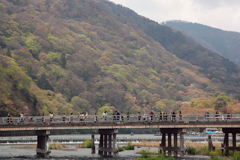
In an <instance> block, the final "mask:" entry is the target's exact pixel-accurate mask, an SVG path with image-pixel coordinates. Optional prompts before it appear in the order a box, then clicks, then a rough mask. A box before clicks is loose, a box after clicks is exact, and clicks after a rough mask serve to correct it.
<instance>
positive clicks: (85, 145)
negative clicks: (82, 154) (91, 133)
mask: <svg viewBox="0 0 240 160" xmlns="http://www.w3.org/2000/svg"><path fill="white" fill-rule="evenodd" d="M78 147H79V148H92V141H91V140H89V139H87V140H85V141H84V142H83V144H79V145H78Z"/></svg>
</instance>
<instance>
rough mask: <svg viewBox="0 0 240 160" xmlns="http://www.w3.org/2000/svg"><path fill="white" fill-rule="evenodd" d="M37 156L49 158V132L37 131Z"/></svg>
mask: <svg viewBox="0 0 240 160" xmlns="http://www.w3.org/2000/svg"><path fill="white" fill-rule="evenodd" d="M36 134H37V149H36V151H37V156H38V157H44V158H49V154H50V153H51V151H49V150H48V144H47V143H48V136H49V135H50V131H47V130H37V131H36Z"/></svg>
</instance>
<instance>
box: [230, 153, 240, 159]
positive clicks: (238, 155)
mask: <svg viewBox="0 0 240 160" xmlns="http://www.w3.org/2000/svg"><path fill="white" fill-rule="evenodd" d="M232 159H233V160H239V159H240V152H238V151H234V153H233V156H232Z"/></svg>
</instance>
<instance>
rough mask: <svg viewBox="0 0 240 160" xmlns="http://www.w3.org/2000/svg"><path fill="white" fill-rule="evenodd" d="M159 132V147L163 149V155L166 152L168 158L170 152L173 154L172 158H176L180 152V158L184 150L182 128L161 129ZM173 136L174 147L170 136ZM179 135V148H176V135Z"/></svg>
mask: <svg viewBox="0 0 240 160" xmlns="http://www.w3.org/2000/svg"><path fill="white" fill-rule="evenodd" d="M160 132H161V133H162V143H161V144H160V147H161V148H162V149H163V151H164V153H166V151H167V152H168V156H171V152H174V157H177V154H178V152H180V155H181V157H183V153H184V151H185V148H184V137H183V135H184V132H185V130H184V129H182V128H161V129H160ZM166 134H168V146H166V139H165V136H166ZM172 134H173V135H174V136H173V137H174V145H173V146H172V136H171V135H172ZM178 134H180V147H178V146H177V135H178Z"/></svg>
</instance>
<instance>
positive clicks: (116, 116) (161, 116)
mask: <svg viewBox="0 0 240 160" xmlns="http://www.w3.org/2000/svg"><path fill="white" fill-rule="evenodd" d="M214 115H215V119H216V120H217V121H219V119H220V118H222V119H223V120H224V115H222V117H220V114H219V112H218V111H216V113H215V114H214ZM19 116H20V118H19V122H26V121H29V120H28V117H27V116H26V115H25V114H24V113H23V112H21V113H20V115H19ZM98 116H99V115H97V114H96V113H95V114H94V122H95V123H97V122H98V118H99V117H98ZM7 117H8V118H7V123H12V121H13V118H12V115H11V114H8V116H7ZM90 117H93V116H90ZM130 117H136V115H132V116H131V115H130V113H129V112H127V114H126V115H124V113H123V111H121V112H120V111H115V112H113V116H112V120H113V121H121V122H124V121H129V120H130ZM213 117H214V116H212V118H213ZM231 117H232V115H231V114H230V113H229V112H228V113H227V118H226V119H227V120H229V119H231ZM53 118H54V115H53V113H52V112H50V113H49V121H50V122H52V121H53ZM88 118H89V116H88V112H86V113H85V114H84V113H83V112H80V113H79V115H78V119H76V116H75V121H76V120H77V121H87V119H88ZM102 118H103V121H107V120H108V114H107V111H104V112H103V117H102ZM136 118H137V120H138V121H171V122H176V120H179V121H181V120H182V113H181V111H179V112H178V113H175V112H174V111H170V113H169V114H168V113H166V112H165V113H162V112H161V111H160V112H159V113H158V114H156V115H155V114H154V112H153V111H151V112H150V113H149V114H147V115H146V114H141V112H138V115H137V117H136ZM209 118H210V114H209V111H208V110H207V111H206V114H205V119H207V120H209ZM61 119H62V121H63V122H66V121H68V122H69V123H71V122H73V121H74V115H73V113H71V114H70V116H66V114H65V113H63V115H62V117H61ZM31 121H34V117H33V116H32V117H31V118H30V122H31ZM42 122H43V123H45V117H44V113H43V114H42Z"/></svg>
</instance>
